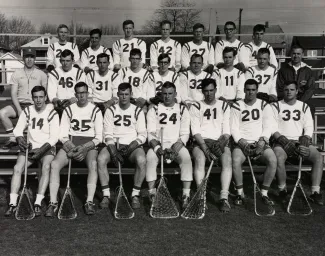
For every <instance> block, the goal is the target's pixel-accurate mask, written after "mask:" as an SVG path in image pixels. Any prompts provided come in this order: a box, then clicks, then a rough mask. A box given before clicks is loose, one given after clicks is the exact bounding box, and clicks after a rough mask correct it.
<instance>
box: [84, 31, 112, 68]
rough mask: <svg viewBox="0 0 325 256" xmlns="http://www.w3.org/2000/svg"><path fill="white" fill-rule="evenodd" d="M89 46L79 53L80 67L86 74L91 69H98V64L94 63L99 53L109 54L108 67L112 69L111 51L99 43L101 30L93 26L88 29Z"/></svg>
mask: <svg viewBox="0 0 325 256" xmlns="http://www.w3.org/2000/svg"><path fill="white" fill-rule="evenodd" d="M89 35H90V47H88V48H87V49H85V50H84V51H83V52H82V53H81V58H80V67H81V68H82V69H83V70H84V71H85V73H86V74H88V73H89V72H90V71H92V70H98V65H97V63H96V59H97V56H98V55H99V54H101V53H106V54H107V55H108V56H109V59H110V63H109V69H111V70H112V69H113V57H112V54H111V51H110V50H109V49H108V48H106V47H104V46H102V45H100V40H101V38H102V31H101V30H100V29H98V28H95V29H93V30H91V31H90V33H89Z"/></svg>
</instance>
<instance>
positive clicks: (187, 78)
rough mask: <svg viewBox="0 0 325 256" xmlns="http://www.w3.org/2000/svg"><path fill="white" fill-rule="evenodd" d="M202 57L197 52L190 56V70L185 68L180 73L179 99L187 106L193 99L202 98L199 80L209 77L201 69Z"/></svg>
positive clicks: (198, 99)
mask: <svg viewBox="0 0 325 256" xmlns="http://www.w3.org/2000/svg"><path fill="white" fill-rule="evenodd" d="M202 65H203V57H202V56H201V55H199V54H193V55H192V56H191V63H190V70H186V71H184V72H182V73H181V74H180V77H179V79H180V85H181V88H180V92H181V99H182V102H184V103H185V104H186V105H187V106H188V107H189V106H190V105H191V104H192V103H193V102H194V101H200V100H203V94H202V90H201V82H202V80H203V79H205V78H210V77H211V75H210V74H209V73H207V72H205V71H202Z"/></svg>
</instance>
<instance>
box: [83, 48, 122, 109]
mask: <svg viewBox="0 0 325 256" xmlns="http://www.w3.org/2000/svg"><path fill="white" fill-rule="evenodd" d="M96 63H97V66H98V70H91V71H90V72H89V73H88V75H87V84H88V86H89V88H90V90H91V91H92V95H91V98H92V100H93V102H94V103H95V105H96V106H97V107H99V109H100V110H101V111H102V113H103V114H104V113H105V110H106V109H107V108H109V107H110V106H112V105H113V104H115V103H116V102H117V100H118V99H117V98H116V97H113V90H114V88H116V87H117V86H118V83H119V82H120V81H119V78H118V74H117V73H114V72H113V71H111V70H109V69H108V66H109V63H110V57H109V55H107V54H106V53H100V54H98V55H97V61H96Z"/></svg>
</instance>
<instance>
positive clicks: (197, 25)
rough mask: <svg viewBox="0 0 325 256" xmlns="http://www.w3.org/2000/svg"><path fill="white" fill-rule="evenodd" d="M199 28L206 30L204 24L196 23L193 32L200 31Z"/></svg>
mask: <svg viewBox="0 0 325 256" xmlns="http://www.w3.org/2000/svg"><path fill="white" fill-rule="evenodd" d="M199 28H202V29H203V30H204V25H203V24H202V23H196V24H195V25H194V26H193V31H195V30H197V29H199Z"/></svg>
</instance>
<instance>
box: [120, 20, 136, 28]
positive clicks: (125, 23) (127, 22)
mask: <svg viewBox="0 0 325 256" xmlns="http://www.w3.org/2000/svg"><path fill="white" fill-rule="evenodd" d="M130 24H131V25H133V27H134V22H133V21H132V20H125V21H123V25H122V27H123V28H124V27H125V26H126V25H130Z"/></svg>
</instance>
